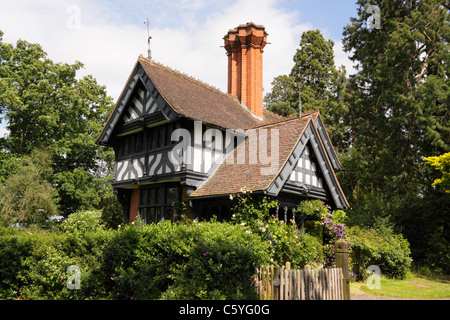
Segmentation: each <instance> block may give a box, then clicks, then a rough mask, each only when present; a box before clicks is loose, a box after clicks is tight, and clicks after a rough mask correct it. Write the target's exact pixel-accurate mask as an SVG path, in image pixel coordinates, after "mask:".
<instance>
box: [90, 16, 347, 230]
mask: <svg viewBox="0 0 450 320" xmlns="http://www.w3.org/2000/svg"><path fill="white" fill-rule="evenodd" d="M266 43H267V33H266V31H265V29H264V27H263V26H259V25H255V24H254V23H247V24H244V25H239V26H238V27H237V28H235V29H232V30H229V32H228V33H227V35H226V36H225V37H224V47H225V50H226V52H227V56H228V92H227V93H223V92H221V91H220V90H218V89H216V88H214V87H212V86H210V85H208V84H205V83H203V82H201V81H199V80H197V79H194V78H192V77H189V76H187V75H185V74H182V73H180V72H178V71H175V70H173V69H171V68H169V67H166V66H163V65H161V64H159V63H157V62H154V61H151V60H149V59H147V58H144V57H143V56H139V58H138V59H137V62H136V64H135V66H134V68H133V70H132V72H131V75H130V76H129V79H128V81H127V82H126V85H125V87H124V89H123V91H122V93H121V95H120V98H119V99H118V101H117V103H116V105H115V108H114V109H113V111H112V113H111V115H110V117H109V119H108V121H107V122H106V124H105V126H104V128H103V130H102V132H101V134H100V135H99V137H98V139H97V143H99V144H101V145H106V146H110V147H112V148H114V152H115V168H114V178H113V181H112V184H113V186H114V190H115V193H116V194H117V198H118V199H119V201H120V203H121V204H122V206H123V210H124V216H125V217H126V219H128V220H130V221H133V220H135V219H136V218H137V217H141V218H142V219H143V220H144V221H145V222H147V223H150V222H158V221H161V220H164V219H172V218H173V205H172V204H173V203H174V201H183V202H185V203H187V204H188V206H189V208H190V217H191V218H194V219H195V218H199V219H207V218H209V217H211V216H212V215H215V216H217V217H218V218H219V219H226V218H228V217H229V214H230V205H231V201H230V195H232V194H236V193H240V192H242V191H243V190H251V191H252V192H253V193H254V194H264V195H267V196H269V197H271V198H273V199H277V200H278V201H279V208H278V209H277V210H276V213H277V214H278V215H279V216H280V218H284V219H288V218H289V219H290V218H292V215H293V210H292V209H294V208H295V206H296V205H298V203H299V202H300V201H301V200H303V199H306V198H316V199H322V200H323V201H325V202H326V203H328V204H329V205H330V206H332V207H333V208H338V209H344V208H347V207H348V203H347V200H346V198H345V195H344V194H343V192H342V189H341V187H340V186H339V182H338V180H337V178H336V175H335V171H338V170H341V169H342V166H341V164H340V162H339V159H338V157H337V155H336V152H335V151H334V149H333V146H332V144H331V141H330V138H329V136H328V134H327V131H326V129H325V126H324V123H323V121H322V118H321V116H320V113H319V112H318V111H314V112H307V113H304V114H302V115H301V117H299V116H295V117H290V118H283V117H280V116H278V115H275V114H273V113H271V112H269V111H267V110H265V109H264V108H263V97H262V96H263V88H262V55H263V49H264V47H265V45H266Z"/></svg>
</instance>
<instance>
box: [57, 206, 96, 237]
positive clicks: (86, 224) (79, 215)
mask: <svg viewBox="0 0 450 320" xmlns="http://www.w3.org/2000/svg"><path fill="white" fill-rule="evenodd" d="M61 229H62V230H63V231H64V232H65V233H68V234H83V233H85V232H97V231H101V230H103V229H104V223H103V220H102V212H101V211H99V210H97V211H95V210H92V211H89V210H88V211H79V212H75V213H72V214H71V215H70V216H69V218H67V220H64V221H63V222H62V223H61Z"/></svg>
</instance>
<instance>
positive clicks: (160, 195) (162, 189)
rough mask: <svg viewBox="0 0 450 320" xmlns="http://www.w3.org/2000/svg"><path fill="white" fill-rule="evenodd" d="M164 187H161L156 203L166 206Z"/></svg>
mask: <svg viewBox="0 0 450 320" xmlns="http://www.w3.org/2000/svg"><path fill="white" fill-rule="evenodd" d="M164 189H165V188H164V187H159V188H158V189H157V190H158V195H157V196H156V203H157V204H164V194H165V192H164Z"/></svg>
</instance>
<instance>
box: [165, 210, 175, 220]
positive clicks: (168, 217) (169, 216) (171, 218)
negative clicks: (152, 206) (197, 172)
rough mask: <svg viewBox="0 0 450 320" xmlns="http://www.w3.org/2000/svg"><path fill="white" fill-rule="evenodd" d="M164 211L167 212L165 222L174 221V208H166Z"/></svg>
mask: <svg viewBox="0 0 450 320" xmlns="http://www.w3.org/2000/svg"><path fill="white" fill-rule="evenodd" d="M164 210H165V213H164V219H165V220H173V209H172V207H165V208H164Z"/></svg>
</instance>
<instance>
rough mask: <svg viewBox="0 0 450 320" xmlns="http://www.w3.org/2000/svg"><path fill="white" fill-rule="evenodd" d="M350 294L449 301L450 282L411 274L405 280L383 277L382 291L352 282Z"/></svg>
mask: <svg viewBox="0 0 450 320" xmlns="http://www.w3.org/2000/svg"><path fill="white" fill-rule="evenodd" d="M350 294H351V295H379V296H386V297H393V298H408V299H425V300H435V299H444V298H447V299H449V298H450V281H448V280H442V279H432V278H428V277H424V276H421V275H417V274H414V273H409V274H408V275H407V276H406V279H404V280H397V279H388V278H385V277H381V285H380V289H369V288H368V287H367V284H366V282H352V283H351V284H350Z"/></svg>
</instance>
